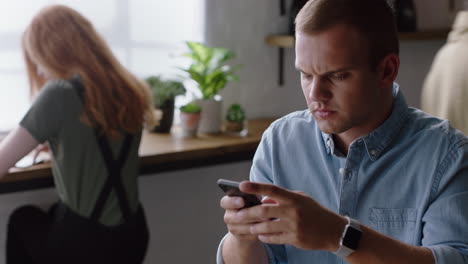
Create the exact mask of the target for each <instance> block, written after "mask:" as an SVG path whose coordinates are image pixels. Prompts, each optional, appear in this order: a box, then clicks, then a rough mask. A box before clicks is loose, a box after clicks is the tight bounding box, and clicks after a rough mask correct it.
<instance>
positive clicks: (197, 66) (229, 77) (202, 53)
mask: <svg viewBox="0 0 468 264" xmlns="http://www.w3.org/2000/svg"><path fill="white" fill-rule="evenodd" d="M186 44H187V46H188V48H189V50H190V52H189V53H187V54H184V56H186V57H189V58H191V59H192V64H191V65H190V67H189V68H188V69H182V70H183V71H185V72H187V73H188V74H189V76H190V78H191V79H192V80H194V81H195V82H196V83H197V84H198V88H199V89H200V91H201V93H202V95H203V99H212V98H213V97H214V96H215V95H217V94H218V93H219V91H221V90H222V89H223V88H224V87H225V86H226V84H227V83H228V82H229V81H237V80H239V77H238V76H237V75H235V74H234V73H235V72H236V71H237V70H238V68H239V66H236V67H231V66H230V65H228V64H227V62H228V61H229V60H231V59H232V58H234V56H235V54H234V52H233V51H231V50H229V49H226V48H212V47H207V46H205V45H203V44H201V43H198V42H190V41H188V42H186Z"/></svg>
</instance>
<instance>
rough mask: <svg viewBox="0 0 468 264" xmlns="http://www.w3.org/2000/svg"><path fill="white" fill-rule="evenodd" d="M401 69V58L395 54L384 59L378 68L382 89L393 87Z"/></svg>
mask: <svg viewBox="0 0 468 264" xmlns="http://www.w3.org/2000/svg"><path fill="white" fill-rule="evenodd" d="M399 67H400V57H398V55H397V54H395V53H390V54H388V55H387V56H385V58H383V59H382V60H381V61H380V63H379V66H378V77H379V82H380V83H381V87H391V86H392V83H393V82H394V81H395V79H396V77H397V75H398V68H399Z"/></svg>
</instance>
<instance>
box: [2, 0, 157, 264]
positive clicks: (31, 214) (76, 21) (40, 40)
mask: <svg viewBox="0 0 468 264" xmlns="http://www.w3.org/2000/svg"><path fill="white" fill-rule="evenodd" d="M23 53H24V58H25V61H26V65H27V71H28V77H29V82H30V87H31V95H32V96H33V97H34V101H33V104H32V106H31V108H30V109H29V111H28V112H27V114H26V115H25V116H24V118H23V119H22V121H21V122H20V124H19V126H18V127H17V128H16V129H14V130H13V131H12V132H11V133H10V134H9V135H8V136H7V137H6V138H5V139H4V140H3V141H2V142H1V144H0V157H2V159H1V161H0V176H1V175H5V174H6V173H7V171H8V169H9V168H10V167H12V166H13V165H14V164H15V163H16V162H17V161H18V160H19V159H21V158H22V157H23V156H24V155H26V154H27V153H29V152H30V151H31V150H33V149H34V148H35V147H36V146H38V144H41V143H45V142H47V143H48V145H49V147H50V150H51V154H52V172H53V176H54V182H55V186H56V189H57V192H58V195H59V198H60V202H59V203H58V204H57V205H56V206H54V207H53V208H54V209H52V210H50V212H48V213H46V212H43V211H42V210H41V209H39V208H37V207H34V206H24V207H21V208H18V209H17V210H15V212H13V214H12V215H11V217H10V220H9V224H8V237H7V256H6V257H7V263H9V264H10V263H101V264H102V263H142V262H143V259H144V256H145V253H146V248H147V244H148V237H149V235H148V229H147V225H146V220H145V216H144V212H143V208H142V206H141V203H140V201H139V199H138V188H137V174H138V160H139V158H138V147H139V144H140V139H141V133H142V129H143V127H144V125H145V124H147V125H151V124H152V122H153V117H152V103H151V96H150V91H149V88H148V87H147V86H146V84H145V83H144V82H143V81H141V80H139V79H138V78H136V77H135V76H134V75H133V74H131V73H130V72H129V71H128V70H127V69H125V68H124V67H123V66H122V65H121V64H120V63H119V62H118V61H117V59H116V58H115V56H114V55H113V54H112V52H111V50H110V48H109V47H108V45H107V44H106V43H105V41H104V40H103V38H102V37H101V36H100V35H99V34H98V33H97V32H96V30H95V29H94V27H93V25H92V24H91V23H90V22H89V21H88V20H87V19H86V18H84V17H83V16H82V15H81V14H79V13H78V12H76V11H75V10H73V9H71V8H69V7H66V6H62V5H53V6H49V7H46V8H44V9H43V10H41V11H40V12H39V13H38V14H37V15H36V16H35V17H34V18H33V20H32V21H31V24H30V25H29V26H28V28H27V29H26V31H25V33H24V35H23Z"/></svg>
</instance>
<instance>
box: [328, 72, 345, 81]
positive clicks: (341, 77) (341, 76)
mask: <svg viewBox="0 0 468 264" xmlns="http://www.w3.org/2000/svg"><path fill="white" fill-rule="evenodd" d="M348 76H349V74H348V73H334V74H331V75H330V79H333V80H337V81H343V80H345V79H346V78H348Z"/></svg>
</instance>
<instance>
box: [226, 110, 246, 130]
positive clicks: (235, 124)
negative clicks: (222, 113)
mask: <svg viewBox="0 0 468 264" xmlns="http://www.w3.org/2000/svg"><path fill="white" fill-rule="evenodd" d="M244 121H245V111H244V109H243V108H242V106H241V105H240V104H232V105H231V106H230V107H229V108H228V110H227V113H226V123H225V130H226V132H241V131H242V130H243V129H244Z"/></svg>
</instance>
